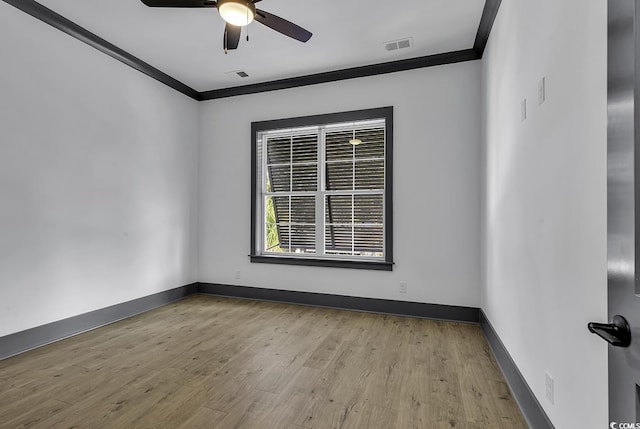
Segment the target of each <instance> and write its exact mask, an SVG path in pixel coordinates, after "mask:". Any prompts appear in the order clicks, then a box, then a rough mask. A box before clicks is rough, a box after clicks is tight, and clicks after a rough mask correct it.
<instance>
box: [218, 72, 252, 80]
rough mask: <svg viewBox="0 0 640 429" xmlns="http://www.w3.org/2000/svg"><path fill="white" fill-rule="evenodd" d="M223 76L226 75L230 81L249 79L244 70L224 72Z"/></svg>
mask: <svg viewBox="0 0 640 429" xmlns="http://www.w3.org/2000/svg"><path fill="white" fill-rule="evenodd" d="M224 74H226V75H227V77H228V78H230V79H240V78H243V77H249V75H248V74H247V73H246V72H245V71H244V70H233V71H228V72H225V73H224Z"/></svg>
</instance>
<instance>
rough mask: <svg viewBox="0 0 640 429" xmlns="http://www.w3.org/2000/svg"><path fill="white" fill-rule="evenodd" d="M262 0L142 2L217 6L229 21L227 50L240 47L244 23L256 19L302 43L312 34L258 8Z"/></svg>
mask: <svg viewBox="0 0 640 429" xmlns="http://www.w3.org/2000/svg"><path fill="white" fill-rule="evenodd" d="M259 1H261V0H217V1H215V0H142V3H144V4H146V5H147V6H149V7H193V8H197V7H209V8H211V7H215V8H216V9H218V12H219V13H220V16H222V19H224V20H225V21H226V26H225V28H224V36H223V39H222V46H223V48H224V52H225V53H226V52H227V50H228V49H237V48H238V43H239V42H240V32H241V29H242V27H243V26H245V25H248V24H249V23H250V22H251V21H253V20H254V19H255V20H256V21H258V22H259V23H261V24H264V25H266V26H267V27H269V28H271V29H273V30H276V31H277V32H279V33H282V34H284V35H285V36H289V37H291V38H293V39H296V40H299V41H301V42H303V43H304V42H306V41H307V40H309V39H310V38H311V33H310V32H308V31H307V30H305V29H304V28H302V27H300V26H298V25H296V24H294V23H292V22H289V21H287V20H286V19H282V18H280V17H279V16H276V15H273V14H271V13H269V12H265V11H264V10H260V9H256V6H255V3H258V2H259ZM247 40H249V36H247Z"/></svg>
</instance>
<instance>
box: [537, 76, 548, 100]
mask: <svg viewBox="0 0 640 429" xmlns="http://www.w3.org/2000/svg"><path fill="white" fill-rule="evenodd" d="M546 99H547V82H546V78H545V77H544V76H543V77H542V79H540V82H538V106H539V105H541V104H542V103H544V102H545V100H546Z"/></svg>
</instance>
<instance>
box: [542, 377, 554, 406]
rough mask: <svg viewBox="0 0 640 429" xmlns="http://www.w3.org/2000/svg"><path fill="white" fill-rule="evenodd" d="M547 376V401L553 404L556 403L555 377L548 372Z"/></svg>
mask: <svg viewBox="0 0 640 429" xmlns="http://www.w3.org/2000/svg"><path fill="white" fill-rule="evenodd" d="M544 376H545V389H544V391H545V394H546V395H547V399H548V400H549V402H551V403H552V404H553V403H554V386H553V377H552V376H551V374H549V373H548V372H545V373H544Z"/></svg>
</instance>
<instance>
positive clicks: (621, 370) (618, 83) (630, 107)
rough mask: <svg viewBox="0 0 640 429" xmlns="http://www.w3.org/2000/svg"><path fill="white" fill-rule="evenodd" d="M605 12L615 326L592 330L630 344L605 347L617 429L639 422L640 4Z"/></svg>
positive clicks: (637, 0) (613, 2)
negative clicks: (606, 23)
mask: <svg viewBox="0 0 640 429" xmlns="http://www.w3.org/2000/svg"><path fill="white" fill-rule="evenodd" d="M608 14H609V16H608V22H609V24H608V103H607V104H608V106H607V107H608V132H607V134H608V137H607V165H608V173H607V175H608V179H607V240H608V245H607V253H608V256H607V263H608V269H607V271H608V275H607V277H608V308H609V322H612V323H613V325H609V326H608V327H607V326H606V325H598V324H597V325H596V326H590V329H591V328H595V329H594V330H592V332H594V331H595V333H598V334H599V335H601V336H603V337H604V338H605V339H607V340H608V341H610V342H614V343H615V342H616V340H615V339H616V338H617V337H625V336H628V337H630V344H629V345H626V343H627V342H628V341H622V342H618V344H617V345H609V417H610V421H611V422H612V424H611V427H612V428H616V429H617V428H620V427H633V428H635V427H636V425H635V423H636V422H637V423H640V387H639V386H640V0H609V1H608ZM636 28H637V30H635V29H636ZM634 30H635V31H634ZM634 106H638V108H635V109H634ZM634 148H635V150H634ZM636 267H637V268H636ZM625 321H626V322H627V323H628V327H630V328H629V330H628V331H627V330H626V329H627V328H625V326H624V325H625V323H624V322H625ZM590 325H591V324H590ZM626 340H629V338H627V339H626ZM613 422H616V423H634V425H633V426H631V425H620V424H617V425H615V424H613Z"/></svg>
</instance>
